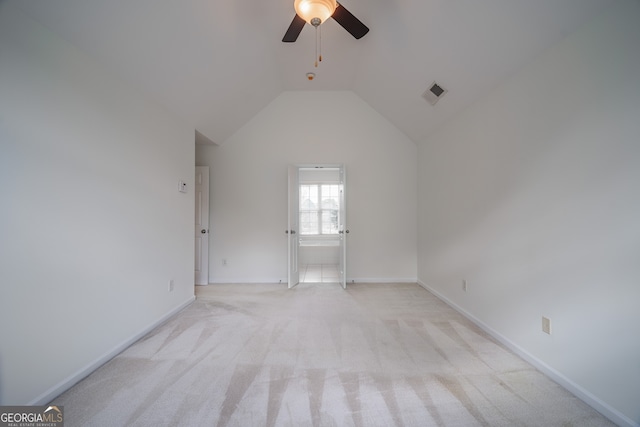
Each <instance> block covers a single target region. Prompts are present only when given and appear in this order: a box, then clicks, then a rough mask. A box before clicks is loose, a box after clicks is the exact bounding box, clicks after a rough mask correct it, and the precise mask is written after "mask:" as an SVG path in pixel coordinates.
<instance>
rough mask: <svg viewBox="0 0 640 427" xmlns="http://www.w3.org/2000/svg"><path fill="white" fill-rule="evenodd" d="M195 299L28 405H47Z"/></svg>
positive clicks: (192, 299) (192, 297)
mask: <svg viewBox="0 0 640 427" xmlns="http://www.w3.org/2000/svg"><path fill="white" fill-rule="evenodd" d="M193 301H195V296H191V297H189V298H188V299H187V300H186V301H184V302H183V303H182V304H180V305H179V306H177V307H176V308H174V309H172V310H171V311H169V312H168V313H167V314H165V315H164V316H162V317H161V318H159V319H158V320H156V321H155V322H152V323H151V324H150V325H148V326H147V327H145V328H144V329H142V330H141V331H140V332H138V333H137V334H135V335H133V336H132V337H130V338H128V339H126V340H125V341H123V342H121V343H120V344H118V345H117V346H115V347H114V348H113V349H112V350H111V351H109V352H107V353H106V354H104V355H103V356H101V357H99V358H98V359H96V360H94V361H93V362H91V363H89V364H88V365H87V366H85V367H84V368H82V369H80V370H79V371H77V372H76V373H75V374H73V375H71V376H69V377H68V378H66V379H64V380H62V381H61V382H59V383H58V384H56V385H55V386H53V387H51V388H50V389H49V390H47V391H45V392H44V393H42V394H41V395H40V396H38V397H36V398H35V399H33V400H31V401H30V402H29V403H27V405H46V404H47V403H49V402H51V401H52V400H53V399H55V398H56V397H57V396H59V395H61V394H62V393H64V392H65V391H67V390H69V389H70V388H71V387H73V386H74V385H75V384H77V383H78V382H80V381H81V380H83V379H84V378H86V377H87V376H88V375H89V374H91V373H92V372H93V371H95V370H96V369H98V368H99V367H100V366H102V365H104V364H105V363H107V362H108V361H109V360H111V359H113V358H114V357H115V356H117V355H118V354H120V353H122V352H123V351H124V350H126V349H127V347H129V346H130V345H131V344H133V343H134V342H136V341H138V340H139V339H140V338H142V337H144V336H145V335H146V334H148V333H149V332H151V331H152V330H153V329H155V328H157V327H158V326H160V325H161V324H163V323H164V322H166V321H167V320H169V319H170V318H171V317H173V316H174V315H175V314H177V313H178V312H180V311H181V310H182V309H184V308H185V307H187V306H188V305H189V304H191V303H192V302H193Z"/></svg>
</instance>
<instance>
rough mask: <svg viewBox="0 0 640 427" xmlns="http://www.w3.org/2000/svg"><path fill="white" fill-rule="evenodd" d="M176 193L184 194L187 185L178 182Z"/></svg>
mask: <svg viewBox="0 0 640 427" xmlns="http://www.w3.org/2000/svg"><path fill="white" fill-rule="evenodd" d="M178 191H179V192H181V193H186V192H187V183H186V182H183V181H180V183H179V185H178Z"/></svg>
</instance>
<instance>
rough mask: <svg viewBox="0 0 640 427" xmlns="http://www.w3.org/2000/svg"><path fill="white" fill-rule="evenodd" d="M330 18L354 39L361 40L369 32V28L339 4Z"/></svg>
mask: <svg viewBox="0 0 640 427" xmlns="http://www.w3.org/2000/svg"><path fill="white" fill-rule="evenodd" d="M331 17H332V18H333V19H335V20H336V22H337V23H338V24H340V25H342V28H344V29H345V30H347V31H348V32H349V33H350V34H351V35H352V36H353V37H355V38H356V39H360V38H362V37H363V36H364V35H365V34H367V33H368V32H369V28H368V27H367V26H366V25H364V24H363V23H362V22H361V21H360V20H359V19H358V18H356V17H355V16H353V14H352V13H351V12H349V11H348V10H347V9H346V8H345V7H344V6H343V5H341V4H340V3H338V7H337V8H336V10H335V12H333V15H331Z"/></svg>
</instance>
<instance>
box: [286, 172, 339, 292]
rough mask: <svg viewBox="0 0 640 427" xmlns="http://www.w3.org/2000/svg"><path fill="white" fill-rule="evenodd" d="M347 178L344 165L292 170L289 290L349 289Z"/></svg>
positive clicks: (290, 174) (290, 184)
mask: <svg viewBox="0 0 640 427" xmlns="http://www.w3.org/2000/svg"><path fill="white" fill-rule="evenodd" d="M344 178H345V173H344V167H343V166H342V165H336V166H319V165H314V166H292V167H290V168H289V230H288V233H289V287H292V286H295V285H296V284H297V283H339V284H341V285H342V286H343V287H346V268H345V267H346V234H347V233H348V232H349V231H348V230H347V229H346V228H345V219H346V206H345V179H344Z"/></svg>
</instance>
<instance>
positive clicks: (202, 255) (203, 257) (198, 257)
mask: <svg viewBox="0 0 640 427" xmlns="http://www.w3.org/2000/svg"><path fill="white" fill-rule="evenodd" d="M195 183H196V184H195V199H196V209H195V213H196V218H195V284H196V285H208V284H209V167H208V166H196V179H195Z"/></svg>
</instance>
